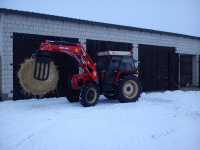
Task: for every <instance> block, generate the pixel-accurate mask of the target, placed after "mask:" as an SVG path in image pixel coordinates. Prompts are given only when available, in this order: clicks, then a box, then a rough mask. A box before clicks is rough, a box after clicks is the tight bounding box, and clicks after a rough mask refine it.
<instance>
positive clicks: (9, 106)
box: [0, 91, 200, 150]
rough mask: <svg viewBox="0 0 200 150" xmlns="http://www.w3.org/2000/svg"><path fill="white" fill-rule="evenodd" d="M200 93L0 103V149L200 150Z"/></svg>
mask: <svg viewBox="0 0 200 150" xmlns="http://www.w3.org/2000/svg"><path fill="white" fill-rule="evenodd" d="M199 149H200V92H199V91H187V92H183V91H174V92H170V91H167V92H164V93H149V94H145V93H143V94H142V95H141V98H140V99H139V101H138V102H136V103H126V104H122V103H118V102H117V101H109V100H107V99H105V98H104V97H102V98H101V100H100V101H99V103H98V104H97V105H96V106H95V107H89V108H84V107H82V106H80V104H79V103H69V102H68V101H67V100H66V99H65V98H52V99H44V100H34V99H33V100H22V101H4V102H0V150H199Z"/></svg>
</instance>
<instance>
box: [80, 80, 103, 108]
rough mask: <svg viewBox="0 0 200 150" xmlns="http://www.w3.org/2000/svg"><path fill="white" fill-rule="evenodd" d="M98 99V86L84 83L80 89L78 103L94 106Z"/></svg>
mask: <svg viewBox="0 0 200 150" xmlns="http://www.w3.org/2000/svg"><path fill="white" fill-rule="evenodd" d="M98 99H99V90H98V87H97V86H96V85H95V84H93V83H90V84H86V85H85V86H84V87H82V89H81V93H80V103H81V105H82V106H84V107H89V106H94V105H96V103H97V101H98Z"/></svg>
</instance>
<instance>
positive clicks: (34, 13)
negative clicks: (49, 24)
mask: <svg viewBox="0 0 200 150" xmlns="http://www.w3.org/2000/svg"><path fill="white" fill-rule="evenodd" d="M0 13H5V14H17V15H27V16H31V17H38V18H45V19H52V20H61V21H69V22H74V23H82V24H89V25H97V26H102V27H110V28H117V29H124V30H131V31H140V32H149V33H156V34H165V35H170V36H176V37H183V38H190V39H197V40H200V37H198V36H191V35H186V34H180V33H174V32H167V31H159V30H153V29H147V28H138V27H133V26H126V25H117V24H111V23H103V22H96V21H89V20H83V19H75V18H70V17H63V16H56V15H50V14H43V13H36V12H31V11H22V10H14V9H8V8H0Z"/></svg>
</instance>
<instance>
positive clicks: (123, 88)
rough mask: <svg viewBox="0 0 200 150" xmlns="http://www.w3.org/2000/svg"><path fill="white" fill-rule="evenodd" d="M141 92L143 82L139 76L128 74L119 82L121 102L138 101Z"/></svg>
mask: <svg viewBox="0 0 200 150" xmlns="http://www.w3.org/2000/svg"><path fill="white" fill-rule="evenodd" d="M140 93H141V84H140V81H139V80H138V78H137V77H135V76H127V77H125V78H123V79H121V81H120V82H119V86H118V99H119V101H120V102H121V103H127V102H136V101H137V100H138V97H139V96H140Z"/></svg>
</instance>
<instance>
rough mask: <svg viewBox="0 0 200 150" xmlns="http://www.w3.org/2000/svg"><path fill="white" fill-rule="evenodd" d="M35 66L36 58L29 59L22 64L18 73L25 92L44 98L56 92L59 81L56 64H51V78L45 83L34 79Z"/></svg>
mask: <svg viewBox="0 0 200 150" xmlns="http://www.w3.org/2000/svg"><path fill="white" fill-rule="evenodd" d="M34 65H35V59H34V58H30V59H27V60H25V62H24V63H23V64H21V66H20V69H19V71H18V79H19V83H20V85H21V87H22V89H23V90H24V92H25V93H27V94H29V95H33V96H39V97H43V96H44V95H46V94H48V93H50V92H53V91H55V90H56V88H57V84H58V80H59V73H58V70H57V67H56V66H55V64H54V62H53V61H51V62H50V69H49V76H48V78H47V80H44V81H41V80H37V79H35V78H34Z"/></svg>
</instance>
